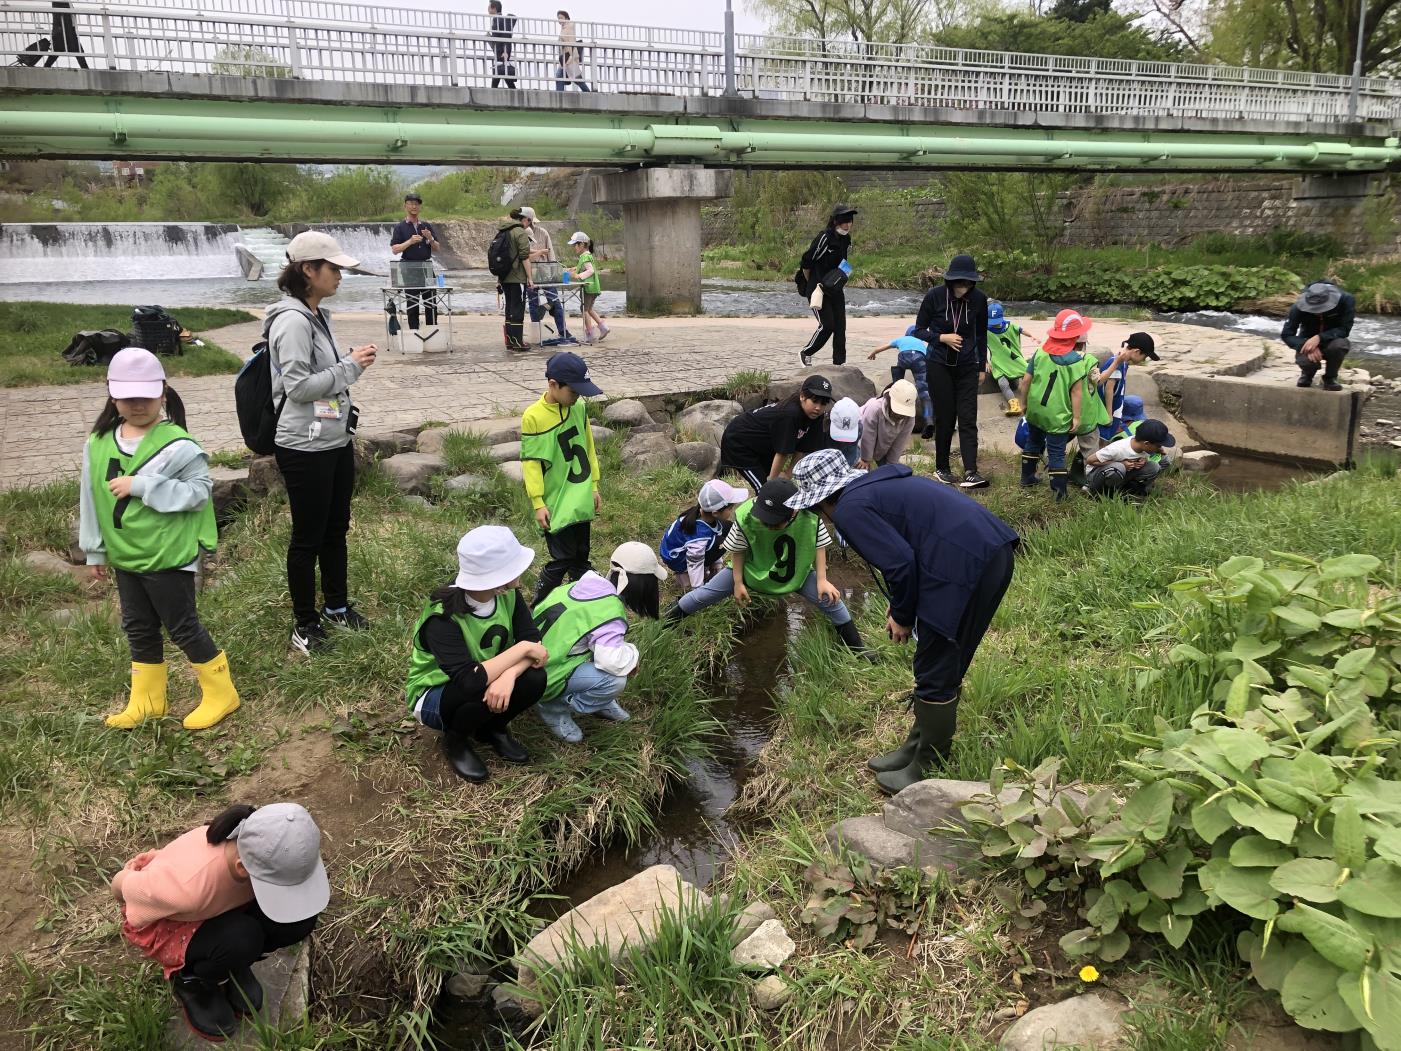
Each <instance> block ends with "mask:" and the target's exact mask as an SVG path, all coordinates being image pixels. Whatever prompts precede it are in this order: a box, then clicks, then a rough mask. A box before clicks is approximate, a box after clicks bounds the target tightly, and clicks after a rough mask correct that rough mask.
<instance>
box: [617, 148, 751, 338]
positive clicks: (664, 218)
mask: <svg viewBox="0 0 1401 1051" xmlns="http://www.w3.org/2000/svg"><path fill="white" fill-rule="evenodd" d="M733 176H734V173H733V172H729V171H720V170H714V169H710V168H690V167H673V168H638V169H636V170H634V171H626V172H618V173H616V174H612V175H600V176H596V177H595V178H594V203H595V204H600V205H620V206H621V207H622V209H623V250H624V251H625V252H626V253H627V268H628V270H627V280H628V313H630V314H645V315H652V316H655V315H661V314H699V313H700V312H701V271H700V267H701V211H700V209H701V202H702V201H708V200H715V199H716V198H720V197H728V196H730V193H731V187H732V185H733V182H734V178H733Z"/></svg>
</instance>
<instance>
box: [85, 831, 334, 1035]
mask: <svg viewBox="0 0 1401 1051" xmlns="http://www.w3.org/2000/svg"><path fill="white" fill-rule="evenodd" d="M112 896H113V897H114V898H116V899H117V901H118V902H120V903H121V906H122V934H123V935H124V936H125V937H126V939H127V941H129V942H131V943H132V944H133V945H134V946H136V947H137V948H138V949H140V950H141V952H142V953H144V954H145V955H146V956H147V957H149V958H151V959H153V960H155V961H156V962H157V963H159V964H160V965H161V967H162V969H163V972H164V974H165V977H166V980H167V981H169V982H170V989H171V992H172V993H174V995H175V999H176V1002H177V1003H179V1005H180V1008H181V1011H182V1012H183V1014H184V1016H185V1021H186V1023H187V1024H188V1025H189V1027H190V1028H191V1029H192V1030H193V1031H194V1033H195V1034H196V1035H197V1036H199V1037H201V1038H203V1039H205V1040H210V1041H214V1042H218V1041H221V1040H225V1039H227V1038H228V1037H231V1036H233V1035H234V1033H236V1032H237V1031H238V1027H239V1023H240V1021H241V1019H242V1018H243V1017H244V1016H247V1015H254V1014H257V1013H258V1011H259V1010H260V1009H261V1008H262V1006H263V988H262V986H261V985H260V984H259V982H258V979H257V977H256V976H255V975H254V974H253V970H252V967H253V964H254V963H256V962H257V961H259V960H261V959H263V958H264V957H265V956H267V955H269V954H270V953H273V952H276V951H277V950H278V949H282V948H285V947H286V946H289V945H296V944H297V943H298V942H300V941H303V940H305V939H306V938H307V937H308V936H309V935H310V934H311V932H312V930H313V929H314V928H315V927H316V921H317V918H318V917H319V916H320V915H321V912H322V911H323V910H324V909H325V908H326V904H327V902H329V901H330V898H331V884H330V881H329V880H328V879H327V877H326V866H325V864H324V863H323V862H322V860H321V830H320V829H319V828H317V827H316V822H315V821H314V820H313V819H312V816H311V815H310V814H309V813H307V811H306V808H305V807H303V806H301V805H300V804H298V803H272V804H270V805H268V806H263V807H252V806H249V805H247V804H244V803H239V804H235V805H234V806H231V807H228V808H227V809H225V810H224V811H223V812H222V813H220V814H219V816H218V817H216V818H214V820H213V821H211V822H209V824H207V825H200V826H199V827H198V828H193V829H191V830H190V831H188V832H186V833H185V834H184V835H182V836H179V837H177V838H176V839H174V840H172V841H171V842H169V843H167V844H166V845H165V846H164V847H161V848H160V849H158V850H147V851H143V852H142V853H140V854H138V855H136V857H134V858H132V859H131V860H130V861H128V862H127V863H126V864H125V865H124V866H122V869H121V871H120V872H118V873H117V874H116V875H115V876H113V877H112Z"/></svg>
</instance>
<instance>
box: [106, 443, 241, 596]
mask: <svg viewBox="0 0 1401 1051" xmlns="http://www.w3.org/2000/svg"><path fill="white" fill-rule="evenodd" d="M176 442H194V439H193V438H191V437H190V436H189V434H188V433H186V431H185V429H184V428H182V427H179V426H177V425H176V424H173V423H171V422H170V421H169V420H162V421H161V422H160V423H158V424H156V425H155V426H154V427H152V428H151V429H150V430H149V431H147V432H146V435H145V437H143V438H142V439H141V444H140V445H138V446H137V447H136V451H135V452H134V453H132V454H131V455H130V456H128V455H127V454H126V453H124V452H122V450H121V449H120V448H119V447H118V446H117V430H116V428H115V427H114V428H113V429H112V430H110V431H108V432H107V433H106V434H94V435H91V436H90V437H89V438H88V478H89V481H90V482H91V491H90V494H89V495H90V496H91V497H92V505H93V511H94V512H95V513H96V515H97V525H98V528H99V529H100V530H101V531H102V543H103V545H104V546H105V547H106V549H107V561H108V562H110V563H111V564H112V565H113V566H115V567H116V568H117V569H124V570H126V571H127V572H129V573H155V572H158V571H160V570H162V569H179V568H181V567H182V566H188V565H189V564H190V563H191V562H193V561H194V560H195V559H196V558H198V557H199V553H200V552H201V551H213V550H214V548H215V546H216V545H217V544H218V543H219V528H218V526H217V525H216V524H215V522H214V502H213V501H212V500H206V501H205V502H204V503H203V504H201V505H200V506H199V507H196V508H193V509H191V510H189V511H156V510H153V509H152V508H149V507H147V506H146V505H145V504H144V503H142V502H141V499H140V498H139V497H135V496H126V497H123V498H122V499H120V500H118V499H117V498H116V497H115V496H113V495H112V491H111V490H110V489H108V488H107V483H108V482H109V481H111V480H112V479H113V478H123V477H125V476H127V475H134V474H136V473H137V472H139V471H140V470H141V468H142V467H144V466H146V464H148V463H150V461H151V460H153V459H154V458H155V457H156V456H157V455H158V454H159V453H160V452H161V451H162V450H164V449H166V448H168V447H169V446H171V445H174V444H175V443H176Z"/></svg>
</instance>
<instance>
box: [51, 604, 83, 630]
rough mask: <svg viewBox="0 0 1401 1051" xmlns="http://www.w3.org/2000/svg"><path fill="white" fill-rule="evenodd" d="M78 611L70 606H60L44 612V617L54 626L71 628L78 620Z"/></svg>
mask: <svg viewBox="0 0 1401 1051" xmlns="http://www.w3.org/2000/svg"><path fill="white" fill-rule="evenodd" d="M78 613H79V611H78V610H76V609H74V608H73V607H71V606H60V607H59V608H58V609H51V610H49V612H47V613H46V614H44V619H45V620H47V621H48V622H49V623H50V624H52V625H53V626H54V627H56V628H71V627H72V626H73V625H74V624H75V623H76V622H77V620H78Z"/></svg>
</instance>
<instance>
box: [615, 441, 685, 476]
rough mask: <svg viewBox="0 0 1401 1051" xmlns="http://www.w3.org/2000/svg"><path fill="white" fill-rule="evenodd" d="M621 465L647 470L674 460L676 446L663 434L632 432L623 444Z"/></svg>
mask: <svg viewBox="0 0 1401 1051" xmlns="http://www.w3.org/2000/svg"><path fill="white" fill-rule="evenodd" d="M622 459H623V466H624V467H627V468H630V469H632V470H634V471H648V470H651V469H652V468H654V467H666V466H668V465H669V464H673V463H675V462H676V446H675V445H673V444H672V442H671V439H670V438H668V437H667V436H666V435H665V434H634V435H633V436H632V437H630V438H629V439H628V440H627V443H626V444H625V445H624V446H623V455H622Z"/></svg>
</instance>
